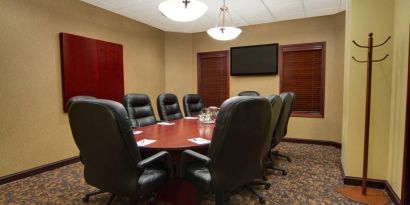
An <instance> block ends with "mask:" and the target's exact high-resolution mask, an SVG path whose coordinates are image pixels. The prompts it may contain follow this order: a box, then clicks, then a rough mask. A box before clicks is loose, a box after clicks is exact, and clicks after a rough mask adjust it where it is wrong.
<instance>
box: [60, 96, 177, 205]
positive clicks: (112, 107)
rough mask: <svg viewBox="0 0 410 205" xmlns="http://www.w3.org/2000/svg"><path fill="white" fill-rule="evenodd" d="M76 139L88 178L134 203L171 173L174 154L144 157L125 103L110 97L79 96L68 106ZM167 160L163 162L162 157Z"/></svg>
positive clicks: (89, 180)
mask: <svg viewBox="0 0 410 205" xmlns="http://www.w3.org/2000/svg"><path fill="white" fill-rule="evenodd" d="M68 115H69V120H70V126H71V131H72V134H73V137H74V140H75V143H76V145H77V147H78V149H79V150H80V153H81V156H82V159H83V162H84V178H85V181H86V182H87V183H88V184H90V185H92V186H94V187H96V188H98V189H100V190H102V191H104V192H109V193H111V194H112V195H111V197H110V199H109V200H108V204H109V203H110V202H111V201H112V200H113V199H114V197H115V195H120V196H127V197H129V198H130V202H131V204H136V202H137V199H139V198H141V197H147V196H149V195H150V194H151V193H152V192H153V191H155V190H156V188H158V187H159V186H160V185H162V184H163V183H165V182H166V181H167V180H168V179H169V178H170V177H171V175H172V164H171V156H170V154H169V153H168V152H165V151H163V152H159V153H157V154H155V155H153V156H151V157H148V158H146V159H144V160H141V157H140V152H139V149H138V147H137V145H136V142H135V140H134V135H133V133H132V128H131V123H130V121H129V119H128V116H127V112H126V111H125V109H124V107H123V106H122V105H121V104H120V103H117V102H114V101H111V100H99V99H95V100H82V101H81V100H80V101H76V102H73V103H72V104H71V106H70V109H69V114H68ZM161 160H163V161H165V162H163V161H161Z"/></svg>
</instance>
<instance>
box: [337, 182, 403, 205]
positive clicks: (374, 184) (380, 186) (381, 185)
mask: <svg viewBox="0 0 410 205" xmlns="http://www.w3.org/2000/svg"><path fill="white" fill-rule="evenodd" d="M343 184H345V185H351V186H361V185H362V178H360V177H350V176H344V177H343ZM367 186H368V187H370V188H375V189H384V190H386V192H387V194H388V195H389V197H390V199H391V200H392V202H393V203H394V204H397V205H400V203H401V202H400V199H399V197H398V196H397V194H396V193H395V192H394V190H393V188H392V187H391V185H390V183H389V182H388V181H386V180H380V179H367Z"/></svg>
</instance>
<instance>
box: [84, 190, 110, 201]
mask: <svg viewBox="0 0 410 205" xmlns="http://www.w3.org/2000/svg"><path fill="white" fill-rule="evenodd" d="M102 193H105V191H101V190H99V191H96V192H91V193H88V194H86V195H85V196H84V198H83V202H88V201H90V197H91V196H94V195H97V194H102Z"/></svg>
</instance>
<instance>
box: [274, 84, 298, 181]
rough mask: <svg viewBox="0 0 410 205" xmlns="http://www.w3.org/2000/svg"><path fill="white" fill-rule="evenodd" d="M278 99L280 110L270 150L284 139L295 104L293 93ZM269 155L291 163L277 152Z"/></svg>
mask: <svg viewBox="0 0 410 205" xmlns="http://www.w3.org/2000/svg"><path fill="white" fill-rule="evenodd" d="M280 98H281V99H282V110H281V114H280V116H279V120H278V123H277V125H276V128H275V130H274V132H273V139H272V146H271V149H274V148H275V147H276V145H278V144H279V143H280V142H281V141H282V138H284V137H285V136H286V134H287V129H288V122H289V118H290V115H291V114H292V110H293V105H294V103H295V93H293V92H284V93H281V94H280ZM271 154H273V155H275V156H279V157H283V158H286V159H287V160H288V161H289V162H291V159H290V158H289V157H288V156H285V155H282V154H280V153H278V152H277V151H272V152H271ZM275 169H276V170H279V171H281V172H282V175H286V171H285V170H282V169H277V168H275Z"/></svg>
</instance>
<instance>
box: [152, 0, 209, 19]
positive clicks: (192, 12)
mask: <svg viewBox="0 0 410 205" xmlns="http://www.w3.org/2000/svg"><path fill="white" fill-rule="evenodd" d="M185 5H186V6H185ZM158 9H159V11H160V12H161V13H162V14H164V15H165V16H166V17H168V18H169V19H171V20H173V21H179V22H189V21H193V20H196V19H198V18H199V17H201V16H202V15H203V14H204V13H205V12H206V11H207V10H208V6H207V5H206V4H205V3H203V2H201V1H198V0H189V1H188V3H187V4H185V3H184V1H182V0H166V1H164V2H161V3H160V4H159V5H158Z"/></svg>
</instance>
